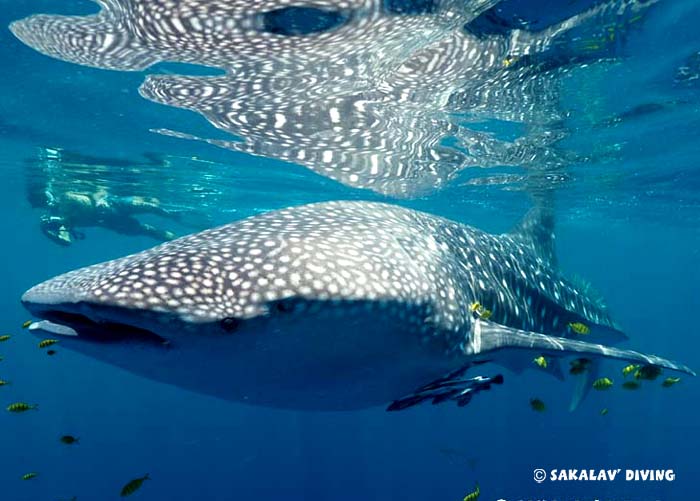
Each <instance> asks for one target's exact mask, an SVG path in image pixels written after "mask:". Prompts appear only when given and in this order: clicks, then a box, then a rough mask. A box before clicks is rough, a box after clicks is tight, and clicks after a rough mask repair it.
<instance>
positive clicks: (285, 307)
mask: <svg viewBox="0 0 700 501" xmlns="http://www.w3.org/2000/svg"><path fill="white" fill-rule="evenodd" d="M275 309H276V310H277V311H279V312H280V313H291V312H293V311H294V303H292V302H291V301H279V302H277V303H275Z"/></svg>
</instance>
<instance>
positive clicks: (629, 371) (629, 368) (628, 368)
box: [622, 364, 639, 377]
mask: <svg viewBox="0 0 700 501" xmlns="http://www.w3.org/2000/svg"><path fill="white" fill-rule="evenodd" d="M637 369H639V365H637V364H629V365H627V366H625V367H623V368H622V375H623V376H625V377H627V376H629V375H630V374H632V373H633V372H634V371H636V370H637Z"/></svg>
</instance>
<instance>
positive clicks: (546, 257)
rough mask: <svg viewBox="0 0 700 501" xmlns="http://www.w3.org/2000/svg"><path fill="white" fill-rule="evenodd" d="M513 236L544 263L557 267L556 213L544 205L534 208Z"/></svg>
mask: <svg viewBox="0 0 700 501" xmlns="http://www.w3.org/2000/svg"><path fill="white" fill-rule="evenodd" d="M511 235H514V236H518V237H520V238H521V239H522V240H523V241H524V242H525V244H526V245H528V246H529V247H530V248H531V249H532V251H533V252H534V253H535V254H536V255H537V256H539V257H541V258H542V260H543V261H545V262H547V263H548V264H550V265H551V266H556V265H557V257H556V254H555V249H554V211H553V210H552V209H551V208H549V207H546V206H544V205H538V206H536V207H533V208H532V209H530V210H529V211H528V213H527V214H525V217H524V218H523V219H522V221H520V224H518V225H517V226H516V227H515V228H513V230H512V231H511Z"/></svg>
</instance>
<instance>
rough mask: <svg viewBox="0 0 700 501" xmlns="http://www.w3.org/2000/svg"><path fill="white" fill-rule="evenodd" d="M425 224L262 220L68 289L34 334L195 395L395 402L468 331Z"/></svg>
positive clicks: (348, 216) (101, 271) (306, 212)
mask: <svg viewBox="0 0 700 501" xmlns="http://www.w3.org/2000/svg"><path fill="white" fill-rule="evenodd" d="M415 214H418V213H414V212H413V211H408V210H406V209H401V208H398V207H391V206H386V205H382V204H370V203H349V202H337V203H324V204H316V205H310V206H303V207H296V208H290V209H284V210H281V211H275V212H271V213H266V214H262V215H259V216H255V217H253V218H250V219H247V220H243V221H239V222H235V223H232V224H229V225H226V226H222V227H219V228H215V229H211V230H207V231H204V232H201V233H198V234H195V235H191V236H187V237H183V238H180V239H177V240H173V241H170V242H167V243H164V244H162V245H159V246H157V247H154V248H152V249H149V250H146V251H144V252H141V253H138V254H134V255H132V256H127V257H124V258H120V259H116V260H114V261H109V262H106V263H101V264H96V265H93V266H88V267H86V268H82V269H78V270H75V271H71V272H68V273H66V274H63V275H60V276H57V277H55V278H52V279H50V280H48V281H46V282H43V283H40V284H39V285H36V286H35V287H33V288H31V289H29V290H28V291H27V292H26V293H25V294H24V295H23V297H22V302H23V304H24V306H25V307H26V308H27V309H28V310H29V311H30V312H31V313H32V314H33V315H34V316H36V317H38V318H39V319H42V320H41V321H38V322H36V323H35V324H33V325H32V326H31V327H30V328H31V329H32V330H34V331H35V332H36V333H37V334H40V333H46V332H48V333H50V334H51V335H52V336H56V337H57V338H58V339H59V340H60V341H61V344H62V345H63V346H65V347H67V348H70V349H73V350H76V351H80V352H83V353H85V354H88V355H90V356H92V357H95V358H98V359H101V360H103V361H106V362H109V363H111V364H114V365H118V366H120V367H122V368H125V369H127V370H129V371H131V372H134V373H137V374H141V375H144V376H147V377H149V378H152V379H156V380H159V381H163V382H168V383H171V384H175V385H177V386H182V387H186V388H190V389H193V390H195V391H199V392H203V393H210V394H214V395H217V396H221V397H224V398H228V399H233V400H242V399H247V400H249V401H255V402H259V403H263V404H270V405H275V406H283V407H293V408H318V407H322V408H347V407H348V406H350V407H352V406H366V405H368V404H370V403H372V404H377V403H381V402H386V401H387V400H389V399H391V398H393V397H394V396H395V395H397V394H398V395H400V394H403V393H406V392H407V391H410V390H411V389H412V388H415V387H417V386H418V385H419V384H420V383H422V382H424V381H425V380H426V379H430V378H434V377H437V376H438V375H440V374H441V373H443V372H444V371H446V370H448V369H449V368H450V367H451V366H452V365H453V364H454V361H450V359H449V358H443V357H442V356H441V355H442V354H443V353H444V352H445V351H446V350H448V349H449V348H450V346H452V345H453V344H454V343H453V341H452V340H451V339H450V336H458V335H459V332H460V331H461V330H462V328H463V325H462V324H463V322H464V321H465V319H467V318H468V315H467V314H466V313H465V314H464V315H458V314H457V312H456V309H454V308H452V307H449V308H448V307H447V303H448V302H450V303H453V302H456V301H466V298H463V297H461V294H462V292H461V289H460V288H459V285H458V283H457V282H456V280H455V279H454V278H453V277H450V276H449V275H448V273H447V272H446V271H445V272H443V271H441V268H442V267H441V266H440V265H439V263H438V261H439V259H440V258H441V256H442V254H444V250H442V249H441V248H440V246H439V245H437V244H436V243H435V241H434V239H433V237H432V236H431V234H430V233H425V234H423V233H422V232H420V231H418V232H416V231H413V230H414V228H415V226H414V224H416V223H418V222H419V221H420V220H421V218H420V217H416V216H415ZM390 229H391V230H392V231H388V230H390ZM431 270H434V271H432V272H431ZM438 288H441V289H443V291H451V292H450V293H449V296H448V295H447V294H445V293H444V292H438ZM443 296H444V297H443ZM466 321H468V320H466ZM437 333H440V334H441V335H437ZM436 354H439V355H436ZM402 359H403V361H401V360H402ZM451 364H452V365H451ZM388 371H390V372H391V374H392V375H390V376H387V375H386V374H385V372H388ZM310 381H313V384H311V383H310ZM347 381H351V382H352V384H351V385H350V387H345V386H343V385H345V384H346V383H347ZM253 382H254V383H255V384H253ZM397 385H398V387H397ZM341 386H342V387H343V390H342V394H339V393H338V388H339V387H341ZM353 388H355V389H356V390H353ZM353 391H356V392H357V395H354V396H353ZM341 395H342V396H341ZM336 396H337V398H336ZM334 398H335V400H334Z"/></svg>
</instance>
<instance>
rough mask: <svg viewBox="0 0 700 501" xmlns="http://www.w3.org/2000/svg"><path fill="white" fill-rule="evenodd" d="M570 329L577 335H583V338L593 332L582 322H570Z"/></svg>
mask: <svg viewBox="0 0 700 501" xmlns="http://www.w3.org/2000/svg"><path fill="white" fill-rule="evenodd" d="M569 328H570V329H571V330H572V331H574V332H575V333H576V334H581V335H582V336H585V335H586V334H588V333H589V332H591V329H590V327H588V326H587V325H586V324H582V323H581V322H569Z"/></svg>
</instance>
